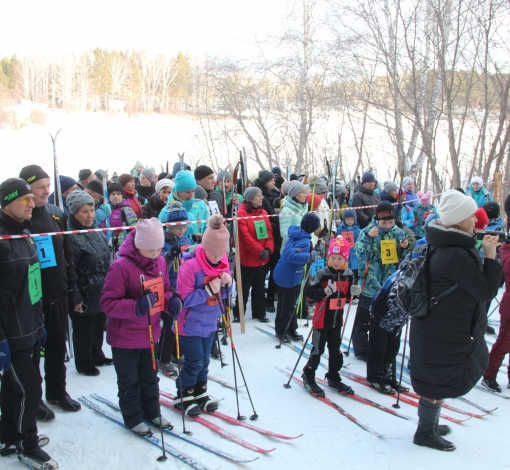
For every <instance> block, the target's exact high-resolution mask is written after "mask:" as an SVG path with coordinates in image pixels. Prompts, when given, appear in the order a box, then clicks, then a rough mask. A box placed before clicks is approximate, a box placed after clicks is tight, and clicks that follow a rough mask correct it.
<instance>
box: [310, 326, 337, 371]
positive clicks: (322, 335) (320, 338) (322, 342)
mask: <svg viewBox="0 0 510 470" xmlns="http://www.w3.org/2000/svg"><path fill="white" fill-rule="evenodd" d="M341 331H342V327H341V326H337V327H336V328H324V329H321V330H313V333H312V345H313V347H312V352H311V353H310V358H309V359H308V363H307V364H306V366H305V369H307V370H310V369H313V370H314V371H316V370H317V368H318V367H319V362H320V360H321V356H322V355H323V354H324V348H325V347H326V343H327V344H328V351H329V365H328V378H330V379H331V380H340V369H341V368H342V366H343V364H344V357H343V354H342V351H340V335H341Z"/></svg>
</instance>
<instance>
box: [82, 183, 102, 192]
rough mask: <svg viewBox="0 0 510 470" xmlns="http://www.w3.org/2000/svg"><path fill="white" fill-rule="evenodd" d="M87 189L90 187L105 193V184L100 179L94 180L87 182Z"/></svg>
mask: <svg viewBox="0 0 510 470" xmlns="http://www.w3.org/2000/svg"><path fill="white" fill-rule="evenodd" d="M86 188H87V189H90V190H91V191H94V192H96V193H99V194H103V185H102V184H101V182H100V181H98V180H92V181H89V182H88V183H87V186H86Z"/></svg>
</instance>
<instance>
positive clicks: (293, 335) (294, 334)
mask: <svg viewBox="0 0 510 470" xmlns="http://www.w3.org/2000/svg"><path fill="white" fill-rule="evenodd" d="M288 335H289V337H290V339H291V340H292V341H303V335H300V334H299V333H298V332H297V331H289V333H288Z"/></svg>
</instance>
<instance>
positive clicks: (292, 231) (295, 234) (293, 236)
mask: <svg viewBox="0 0 510 470" xmlns="http://www.w3.org/2000/svg"><path fill="white" fill-rule="evenodd" d="M288 233H289V240H292V241H294V242H295V241H298V240H306V239H308V240H311V239H312V236H311V235H310V234H309V233H306V232H305V231H304V230H301V227H298V226H297V225H291V226H290V227H289V232H288Z"/></svg>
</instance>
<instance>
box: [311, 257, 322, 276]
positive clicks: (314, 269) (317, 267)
mask: <svg viewBox="0 0 510 470" xmlns="http://www.w3.org/2000/svg"><path fill="white" fill-rule="evenodd" d="M323 267H324V258H319V259H318V260H316V261H315V262H314V263H313V264H312V267H311V268H310V269H311V270H312V272H311V273H310V275H311V276H315V273H316V272H317V270H320V269H322V268H323Z"/></svg>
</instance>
